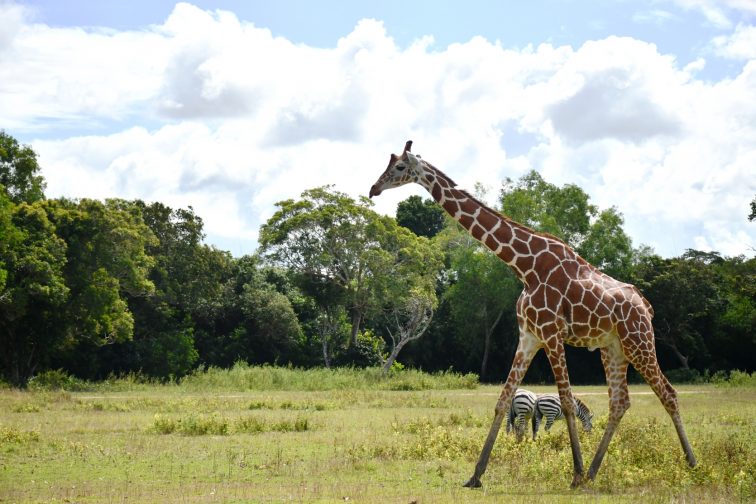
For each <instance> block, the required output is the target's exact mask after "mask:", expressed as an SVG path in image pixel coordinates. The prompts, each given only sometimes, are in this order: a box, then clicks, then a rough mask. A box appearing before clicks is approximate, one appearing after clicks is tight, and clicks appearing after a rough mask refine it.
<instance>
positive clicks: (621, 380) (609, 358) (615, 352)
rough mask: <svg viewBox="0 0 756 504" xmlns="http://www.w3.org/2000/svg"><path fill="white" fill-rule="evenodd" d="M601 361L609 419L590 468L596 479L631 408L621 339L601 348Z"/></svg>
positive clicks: (590, 477) (590, 473) (589, 473)
mask: <svg viewBox="0 0 756 504" xmlns="http://www.w3.org/2000/svg"><path fill="white" fill-rule="evenodd" d="M601 363H602V364H603V365H604V372H605V373H606V383H607V385H608V386H609V421H608V422H607V424H606V430H604V435H603V437H602V438H601V442H600V443H599V446H598V448H597V449H596V455H595V456H594V457H593V462H591V467H590V468H589V469H588V479H594V478H595V477H596V473H598V470H599V467H601V462H602V461H603V460H604V455H606V450H607V449H608V448H609V442H610V441H611V440H612V436H614V432H615V430H616V429H617V426H618V425H619V423H620V420H622V416H623V415H624V414H625V412H626V411H627V410H628V408H630V394H629V393H628V391H627V365H628V362H627V359H626V358H625V355H624V353H623V352H622V347H621V345H620V342H619V340H614V341H613V342H612V344H611V345H609V346H608V347H606V348H602V349H601Z"/></svg>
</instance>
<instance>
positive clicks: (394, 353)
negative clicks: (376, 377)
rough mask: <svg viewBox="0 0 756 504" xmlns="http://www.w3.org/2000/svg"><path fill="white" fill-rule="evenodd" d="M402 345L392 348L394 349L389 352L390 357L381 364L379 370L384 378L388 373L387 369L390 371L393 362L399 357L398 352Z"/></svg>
mask: <svg viewBox="0 0 756 504" xmlns="http://www.w3.org/2000/svg"><path fill="white" fill-rule="evenodd" d="M403 346H404V345H403V344H401V343H400V344H398V345H396V346H395V347H394V349H393V350H392V351H391V355H389V356H388V358H387V359H386V362H384V363H383V369H381V372H382V373H383V375H384V376H386V375H387V374H388V372H389V369H391V366H393V365H394V361H395V360H396V358H397V357H399V352H400V351H401V350H402V347H403Z"/></svg>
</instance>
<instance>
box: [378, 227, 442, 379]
mask: <svg viewBox="0 0 756 504" xmlns="http://www.w3.org/2000/svg"><path fill="white" fill-rule="evenodd" d="M374 226H375V227H377V228H379V230H377V231H376V232H375V236H376V237H377V238H378V241H379V242H380V243H381V249H380V250H379V251H376V252H377V255H379V256H381V258H380V260H378V259H377V258H376V260H375V261H374V262H373V263H372V264H373V265H374V271H373V276H372V277H371V280H372V283H373V285H372V287H373V292H374V296H375V298H376V303H375V305H376V306H381V307H382V313H381V314H379V316H378V318H379V319H381V320H383V321H384V323H383V327H385V329H386V332H387V333H388V335H389V339H390V340H391V345H390V352H389V355H388V357H387V358H386V359H384V362H383V372H384V373H386V372H388V370H389V369H391V366H392V365H393V363H394V361H395V360H396V358H397V357H398V355H399V353H400V352H401V351H402V349H403V348H404V347H405V346H406V345H407V344H408V343H410V342H412V341H416V340H417V339H419V338H420V337H421V336H422V335H423V334H425V331H426V329H427V328H428V325H429V324H430V322H431V320H432V319H433V312H434V310H435V308H436V307H437V305H438V300H437V297H436V280H437V278H438V275H439V272H440V270H441V268H442V266H443V254H442V253H441V250H440V249H439V248H438V246H437V245H436V243H435V242H432V241H430V240H428V239H427V238H425V237H424V236H417V235H415V234H414V233H412V232H411V231H409V230H407V229H406V228H404V227H401V226H399V225H398V224H397V223H396V221H394V220H393V219H391V218H390V217H383V218H381V219H379V220H378V221H376V222H375V223H374ZM379 264H380V265H381V267H380V268H379V267H376V266H377V265H379Z"/></svg>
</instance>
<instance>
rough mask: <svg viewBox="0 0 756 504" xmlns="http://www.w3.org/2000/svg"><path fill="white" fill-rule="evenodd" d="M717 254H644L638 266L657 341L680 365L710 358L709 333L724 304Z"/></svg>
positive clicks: (686, 366) (683, 366)
mask: <svg viewBox="0 0 756 504" xmlns="http://www.w3.org/2000/svg"><path fill="white" fill-rule="evenodd" d="M721 260H722V259H721V257H719V256H718V255H717V254H711V253H706V252H698V251H688V252H687V253H686V254H684V255H683V256H682V257H680V258H675V259H661V258H659V257H658V256H654V257H650V258H647V262H646V264H644V265H641V266H640V267H639V269H640V270H642V271H643V270H645V271H643V273H641V275H642V276H643V277H644V279H645V281H643V282H642V283H641V284H640V287H641V288H642V290H643V293H644V294H645V295H646V297H647V298H648V299H649V301H650V302H651V304H652V306H653V307H654V312H655V314H654V320H653V323H654V334H655V336H656V341H657V342H658V343H660V344H661V345H663V346H664V347H666V348H667V349H669V350H670V351H671V352H672V354H673V355H674V356H675V358H676V359H677V361H678V363H679V365H680V367H682V368H683V369H689V368H690V367H691V364H692V363H694V362H697V363H698V364H702V363H703V362H706V361H707V360H708V358H709V351H708V348H707V345H706V339H707V337H709V338H712V339H714V337H713V335H711V334H708V333H710V332H712V331H714V330H715V325H716V323H715V321H716V319H717V318H718V317H719V316H720V313H721V311H722V309H723V307H724V304H723V299H722V297H721V292H720V282H719V280H718V278H717V277H716V273H715V270H714V268H712V264H713V263H714V262H719V261H721Z"/></svg>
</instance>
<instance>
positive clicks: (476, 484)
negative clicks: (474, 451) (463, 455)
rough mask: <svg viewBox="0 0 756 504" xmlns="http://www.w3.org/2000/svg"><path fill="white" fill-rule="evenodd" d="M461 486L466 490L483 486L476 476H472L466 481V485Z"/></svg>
mask: <svg viewBox="0 0 756 504" xmlns="http://www.w3.org/2000/svg"><path fill="white" fill-rule="evenodd" d="M462 486H464V487H467V488H480V487H482V486H483V483H481V482H480V478H478V477H477V476H473V477H472V478H470V479H469V480H468V481H467V483H465V484H464V485H462Z"/></svg>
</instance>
